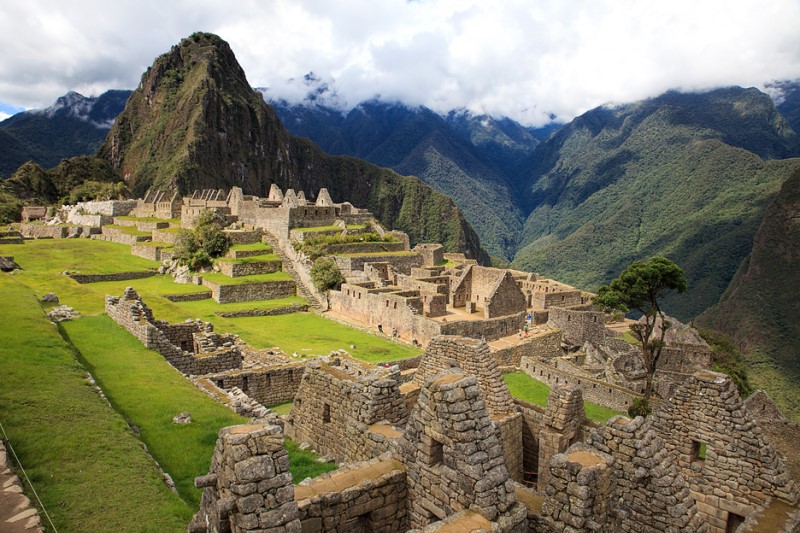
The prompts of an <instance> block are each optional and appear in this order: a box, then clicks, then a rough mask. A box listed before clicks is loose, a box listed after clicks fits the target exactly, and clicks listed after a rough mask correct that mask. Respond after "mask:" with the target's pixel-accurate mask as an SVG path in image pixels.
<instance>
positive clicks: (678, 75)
mask: <svg viewBox="0 0 800 533" xmlns="http://www.w3.org/2000/svg"><path fill="white" fill-rule="evenodd" d="M0 2H2V4H0V5H2V13H3V16H2V17H0V49H2V51H3V52H2V54H0V120H2V119H4V118H7V117H8V116H9V115H11V114H13V113H16V112H19V111H21V110H23V109H40V108H44V107H47V106H50V105H52V104H53V103H54V101H55V99H56V98H58V97H59V96H61V95H63V94H66V93H67V92H68V91H77V92H79V93H81V94H84V95H85V96H96V95H98V94H100V93H102V92H104V91H106V90H108V89H126V88H130V89H133V88H135V87H136V86H137V85H138V82H139V79H140V77H141V74H142V72H144V70H145V69H146V68H147V67H148V66H149V65H151V64H152V62H153V60H154V59H155V57H156V56H158V55H159V54H162V53H164V52H166V51H167V50H169V48H170V47H171V46H172V45H174V44H177V43H178V42H179V41H180V39H181V38H183V37H187V36H189V35H190V34H192V33H193V32H195V31H207V32H212V33H216V34H217V35H219V36H220V37H222V38H223V39H225V40H226V41H228V43H229V44H230V45H231V48H232V49H233V51H234V53H235V54H236V57H237V59H238V60H239V62H240V64H241V65H242V67H243V68H244V71H245V73H246V74H247V78H248V80H249V82H250V84H251V85H252V86H254V87H268V88H269V92H268V94H269V95H270V96H271V97H274V98H284V99H286V100H289V101H290V102H296V101H300V100H302V99H303V98H304V96H305V95H306V93H307V92H308V90H309V88H308V87H307V86H306V84H305V83H304V82H303V79H304V75H305V74H307V73H309V72H313V73H314V75H315V77H316V78H318V79H319V80H321V81H322V82H325V83H327V84H328V86H329V87H331V88H332V92H335V99H333V100H331V102H332V103H335V104H336V105H339V106H340V107H342V108H343V109H347V108H350V107H352V106H355V105H357V104H358V103H359V102H361V101H364V100H367V99H370V98H374V97H379V98H381V99H384V100H387V101H399V102H402V103H404V104H408V105H414V106H416V105H424V106H427V107H429V108H431V109H433V110H434V111H437V112H441V113H445V112H447V111H449V110H452V109H467V110H469V111H471V112H473V113H475V114H483V113H486V114H490V115H493V116H496V117H499V116H508V117H510V118H513V119H515V120H517V121H520V122H522V123H524V124H527V125H532V126H538V125H542V124H544V123H546V122H548V121H550V120H552V119H553V118H554V117H555V119H556V120H558V121H560V122H565V121H569V120H571V119H572V118H574V117H575V116H577V115H579V114H581V113H583V112H585V111H588V110H589V109H592V108H594V107H597V106H599V105H605V104H611V105H613V104H621V103H626V102H632V101H636V100H641V99H644V98H647V97H652V96H657V95H659V94H661V93H663V92H665V91H667V90H670V89H677V90H683V91H698V90H707V89H712V88H715V87H721V86H730V85H740V86H743V87H751V86H755V87H760V88H763V87H764V86H765V84H767V83H769V82H771V81H776V80H794V79H798V78H800V31H798V29H800V0H769V1H766V2H765V1H764V0H663V1H646V0H645V1H643V0H569V1H566V0H519V1H518V0H502V1H496V2H495V1H486V0H481V1H478V0H457V1H450V0H441V1H427V0H415V1H402V0H250V1H235V0H230V1H227V2H221V1H210V0H155V1H153V0H136V1H135V2H133V1H127V0H117V1H107V0H104V1H103V2H100V1H95V0H70V1H69V2H65V1H63V0H0Z"/></svg>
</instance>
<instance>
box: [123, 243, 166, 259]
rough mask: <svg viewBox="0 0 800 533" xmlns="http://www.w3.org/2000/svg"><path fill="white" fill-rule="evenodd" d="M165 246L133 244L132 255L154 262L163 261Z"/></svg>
mask: <svg viewBox="0 0 800 533" xmlns="http://www.w3.org/2000/svg"><path fill="white" fill-rule="evenodd" d="M163 248H164V247H163V246H153V245H151V244H149V243H148V244H132V245H131V254H132V255H135V256H136V257H143V258H144V259H150V260H152V261H161V250H162V249H163Z"/></svg>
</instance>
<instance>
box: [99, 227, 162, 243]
mask: <svg viewBox="0 0 800 533" xmlns="http://www.w3.org/2000/svg"><path fill="white" fill-rule="evenodd" d="M102 230H103V237H105V239H104V240H107V241H111V242H118V243H120V244H130V245H133V244H136V243H137V242H147V241H150V240H151V237H150V236H149V235H131V234H130V233H125V232H124V231H122V230H121V229H118V228H109V227H108V226H103V228H102Z"/></svg>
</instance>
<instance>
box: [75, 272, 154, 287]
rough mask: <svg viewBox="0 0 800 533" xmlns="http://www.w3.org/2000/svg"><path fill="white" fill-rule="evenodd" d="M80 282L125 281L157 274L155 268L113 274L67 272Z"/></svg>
mask: <svg viewBox="0 0 800 533" xmlns="http://www.w3.org/2000/svg"><path fill="white" fill-rule="evenodd" d="M67 275H68V276H69V277H70V278H72V279H74V280H75V281H77V282H78V283H80V284H84V283H99V282H102V281H125V280H129V279H142V278H149V277H152V276H155V275H156V271H155V270H145V271H140V272H115V273H113V274H67Z"/></svg>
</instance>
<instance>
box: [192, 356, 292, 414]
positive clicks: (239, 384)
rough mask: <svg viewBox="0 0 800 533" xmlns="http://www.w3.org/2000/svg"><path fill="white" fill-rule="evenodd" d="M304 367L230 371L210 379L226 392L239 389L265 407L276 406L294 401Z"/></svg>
mask: <svg viewBox="0 0 800 533" xmlns="http://www.w3.org/2000/svg"><path fill="white" fill-rule="evenodd" d="M303 372H304V369H303V365H301V364H292V365H284V366H279V367H268V368H254V369H247V370H238V369H237V370H229V371H227V372H222V373H219V374H210V375H208V376H207V378H208V379H210V380H211V381H213V382H214V383H215V384H216V385H217V386H218V387H220V388H221V389H225V390H231V389H233V388H234V387H236V388H238V389H239V390H241V391H242V392H244V393H245V394H247V395H248V396H249V397H250V398H253V399H254V400H256V401H257V402H259V403H261V404H263V405H275V404H278V403H284V402H289V401H292V400H294V397H295V394H297V390H298V389H299V388H300V382H301V381H302V379H303Z"/></svg>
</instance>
